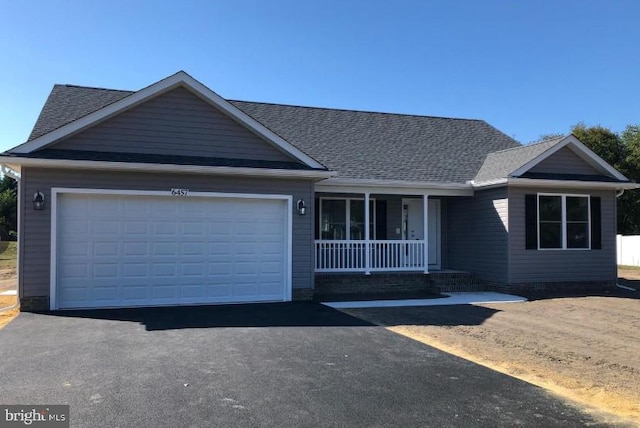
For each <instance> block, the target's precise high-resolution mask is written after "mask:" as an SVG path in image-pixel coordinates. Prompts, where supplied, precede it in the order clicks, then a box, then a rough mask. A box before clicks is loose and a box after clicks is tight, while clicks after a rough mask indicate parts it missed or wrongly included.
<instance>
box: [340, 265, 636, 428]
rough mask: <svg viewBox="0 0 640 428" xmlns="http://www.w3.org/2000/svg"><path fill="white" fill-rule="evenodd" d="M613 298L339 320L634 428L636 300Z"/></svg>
mask: <svg viewBox="0 0 640 428" xmlns="http://www.w3.org/2000/svg"><path fill="white" fill-rule="evenodd" d="M635 273H636V274H638V275H639V277H640V269H639V270H636V271H635ZM638 279H640V278H638ZM630 283H634V282H633V281H630ZM635 286H636V287H637V288H639V289H640V281H637V282H635ZM613 294H615V295H604V296H589V297H562V298H553V299H540V300H534V301H529V302H525V303H508V304H487V305H478V306H432V307H413V308H377V309H349V310H345V312H347V313H349V314H351V315H355V316H358V317H360V318H364V319H366V320H368V321H372V322H375V323H377V324H382V325H385V326H388V328H389V329H390V330H392V331H395V332H397V333H400V334H403V335H406V336H408V337H411V338H413V339H416V340H419V341H421V342H423V343H426V344H429V345H432V346H434V347H436V348H439V349H442V350H444V351H446V352H449V353H452V354H455V355H458V356H460V357H462V358H466V359H468V360H471V361H474V362H476V363H479V364H482V365H485V366H488V367H490V368H493V369H495V370H498V371H500V372H503V373H506V374H509V375H512V376H515V377H518V378H520V379H523V380H526V381H528V382H531V383H534V384H536V385H538V386H541V387H544V388H547V389H549V390H551V391H553V392H555V393H557V394H560V395H562V396H564V397H566V398H568V399H571V400H573V401H577V402H578V403H580V404H583V405H586V406H587V408H591V409H592V410H594V409H597V410H600V411H604V412H608V413H613V414H615V415H617V416H620V417H622V418H624V419H625V420H630V421H633V422H635V423H636V424H638V425H639V426H640V292H635V293H634V292H627V291H624V290H621V291H620V292H619V293H618V292H616V293H613ZM600 416H601V417H602V415H600ZM608 422H615V421H614V420H609V421H608Z"/></svg>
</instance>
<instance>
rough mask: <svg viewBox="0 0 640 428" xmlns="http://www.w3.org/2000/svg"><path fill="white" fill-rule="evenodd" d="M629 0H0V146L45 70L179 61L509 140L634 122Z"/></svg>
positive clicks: (638, 79) (336, 102)
mask: <svg viewBox="0 0 640 428" xmlns="http://www.w3.org/2000/svg"><path fill="white" fill-rule="evenodd" d="M638 16H640V2H638V1H635V0H628V1H624V0H611V1H602V0H598V1H595V0H536V1H520V0H511V1H507V0H502V1H500V0H482V1H479V0H457V1H429V0H424V1H404V0H394V1H373V0H369V1H364V0H362V1H360V0H340V1H334V0H322V1H300V0H295V1H289V0H273V1H265V0H263V1H245V0H232V1H213V0H210V1H188V0H181V1H165V0H156V1H146V2H145V1H137V0H127V1H119V0H109V1H100V2H97V1H94V2H89V1H75V0H74V1H59V0H46V1H35V0H33V1H10V0H0V61H1V64H0V65H1V66H0V150H6V149H8V148H10V147H12V146H14V145H17V144H19V143H22V142H24V141H25V139H26V138H27V136H28V134H29V132H30V131H31V128H32V127H33V124H34V122H35V120H36V118H37V116H38V113H39V111H40V108H41V107H42V105H43V103H44V101H45V99H46V97H47V95H48V93H49V91H50V90H51V87H52V86H53V84H54V83H71V84H78V85H86V86H97V87H107V88H115V89H132V90H135V89H140V88H142V87H144V86H147V85H149V84H151V83H153V82H155V81H157V80H159V79H161V78H164V77H166V76H168V75H170V74H173V73H175V72H176V71H178V70H185V71H186V72H188V73H189V74H191V75H192V76H193V77H195V78H196V79H198V80H199V81H201V82H202V83H204V84H205V85H207V86H208V87H210V88H211V89H213V90H214V91H216V92H217V93H218V94H220V95H221V96H223V97H225V98H229V99H241V100H251V101H265V102H274V103H284V104H295V105H310V106H320V107H333V108H345V109H357V110H371V111H384V112H394V113H408V114H419V115H430V116H445V117H464V118H477V119H483V120H486V121H487V122H489V123H490V124H492V125H493V126H495V127H497V128H498V129H500V130H501V131H503V132H505V133H506V134H508V135H510V136H512V137H514V138H516V139H517V140H518V141H521V142H523V143H528V142H531V141H533V140H535V139H537V138H538V137H539V136H540V135H541V134H545V133H553V132H560V133H567V132H568V131H569V128H570V127H571V126H572V125H574V124H576V123H577V122H579V121H583V122H585V123H586V124H587V125H596V124H601V125H603V126H606V127H609V128H611V129H613V130H614V131H622V130H623V129H624V127H625V126H626V125H627V124H634V123H640V25H638Z"/></svg>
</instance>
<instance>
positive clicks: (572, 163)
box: [529, 147, 601, 175]
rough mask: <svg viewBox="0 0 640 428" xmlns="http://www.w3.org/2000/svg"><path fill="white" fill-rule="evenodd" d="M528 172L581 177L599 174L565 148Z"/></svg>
mask: <svg viewBox="0 0 640 428" xmlns="http://www.w3.org/2000/svg"><path fill="white" fill-rule="evenodd" d="M529 171H530V172H546V173H561V174H583V175H593V174H601V172H600V171H599V170H597V169H595V168H594V167H592V166H591V165H589V164H588V163H586V162H585V161H584V160H582V159H581V158H580V157H579V156H578V155H576V154H575V153H574V152H572V151H571V149H569V148H567V147H564V148H562V149H560V150H558V151H557V152H556V153H554V154H552V155H551V156H549V157H548V158H546V159H545V160H543V161H542V162H540V163H539V164H538V165H536V166H534V167H533V168H531V169H530V170H529Z"/></svg>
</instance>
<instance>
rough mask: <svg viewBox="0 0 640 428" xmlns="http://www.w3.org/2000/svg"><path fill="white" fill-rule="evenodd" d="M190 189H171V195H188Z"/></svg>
mask: <svg viewBox="0 0 640 428" xmlns="http://www.w3.org/2000/svg"><path fill="white" fill-rule="evenodd" d="M188 194H189V189H171V196H187V195H188Z"/></svg>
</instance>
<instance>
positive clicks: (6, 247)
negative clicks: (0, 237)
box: [0, 241, 18, 269]
mask: <svg viewBox="0 0 640 428" xmlns="http://www.w3.org/2000/svg"><path fill="white" fill-rule="evenodd" d="M17 256H18V243H17V242H15V241H1V242H0V269H15V268H16V259H17Z"/></svg>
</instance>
